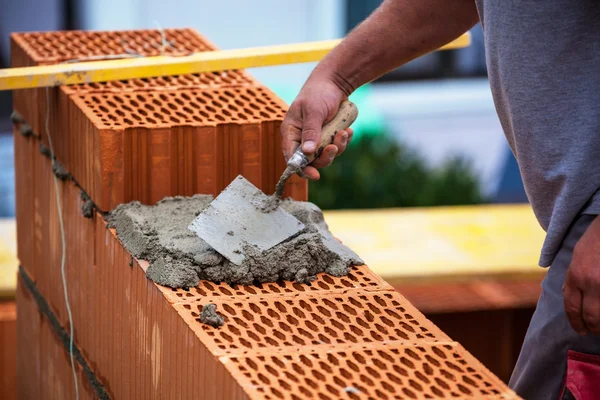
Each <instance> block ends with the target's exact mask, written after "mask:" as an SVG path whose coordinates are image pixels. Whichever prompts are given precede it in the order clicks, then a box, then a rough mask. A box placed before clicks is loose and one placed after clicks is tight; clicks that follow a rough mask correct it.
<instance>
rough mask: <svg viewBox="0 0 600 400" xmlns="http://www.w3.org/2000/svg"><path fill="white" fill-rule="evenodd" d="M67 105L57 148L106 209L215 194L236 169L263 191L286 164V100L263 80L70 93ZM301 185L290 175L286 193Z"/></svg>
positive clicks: (297, 193) (299, 190)
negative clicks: (206, 86) (283, 146)
mask: <svg viewBox="0 0 600 400" xmlns="http://www.w3.org/2000/svg"><path fill="white" fill-rule="evenodd" d="M66 110H67V115H68V117H67V118H66V120H69V121H71V124H70V125H69V128H67V129H65V130H63V132H62V134H61V135H55V136H56V138H55V140H54V143H55V144H54V148H55V152H56V155H57V157H58V158H59V159H60V160H61V161H62V162H63V163H64V164H65V166H66V168H67V169H68V170H69V171H70V172H71V173H72V174H73V175H74V176H75V177H77V178H76V179H77V180H78V182H79V183H80V184H81V185H82V186H83V187H84V188H85V189H86V191H87V192H88V193H89V194H90V196H91V197H92V199H93V200H94V201H95V202H96V204H97V205H98V206H99V207H100V209H103V210H110V209H112V208H114V207H115V206H116V205H118V204H120V203H125V202H129V201H132V200H139V201H141V202H143V203H146V204H153V203H156V202H157V201H159V200H160V199H162V198H163V197H165V196H173V195H188V196H189V195H192V194H195V193H203V194H213V195H217V194H218V193H220V192H221V190H223V189H224V188H225V187H226V186H227V185H228V184H229V183H230V182H231V181H232V180H233V179H235V177H236V176H237V175H239V174H242V175H243V176H244V177H246V178H247V179H248V180H250V181H251V182H252V183H253V184H255V185H256V186H257V187H258V188H260V189H262V190H263V191H264V192H266V193H270V192H273V191H274V190H275V184H276V183H277V180H278V179H279V176H280V175H281V173H282V172H283V170H284V169H285V160H284V159H283V155H282V153H281V146H280V144H279V143H281V142H280V140H281V139H280V134H279V127H280V124H281V120H282V119H283V116H284V113H285V110H286V105H285V104H284V103H283V102H282V101H281V100H279V99H278V98H277V96H275V95H274V94H273V93H272V92H270V91H269V90H268V89H266V88H263V87H256V86H254V87H252V86H243V87H231V88H224V89H213V90H208V89H207V90H199V89H198V90H195V89H194V90H192V89H188V90H183V89H182V90H163V91H153V92H125V93H118V94H117V93H103V94H86V95H72V96H71V103H70V104H69V106H68V107H66ZM278 144H279V145H278ZM157 177H160V179H157ZM306 188H307V182H306V180H303V179H300V178H299V177H293V178H292V179H291V180H290V185H289V186H288V190H287V192H286V193H285V195H286V196H290V197H293V198H295V199H296V200H306V196H307V191H306Z"/></svg>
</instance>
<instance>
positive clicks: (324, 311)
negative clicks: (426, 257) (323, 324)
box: [317, 306, 331, 318]
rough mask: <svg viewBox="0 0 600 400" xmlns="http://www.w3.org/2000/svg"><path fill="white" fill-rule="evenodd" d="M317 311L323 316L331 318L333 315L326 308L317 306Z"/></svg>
mask: <svg viewBox="0 0 600 400" xmlns="http://www.w3.org/2000/svg"><path fill="white" fill-rule="evenodd" d="M317 310H318V311H319V312H320V313H321V314H323V315H324V316H326V317H328V318H331V313H330V312H329V310H327V309H326V308H324V307H322V306H317Z"/></svg>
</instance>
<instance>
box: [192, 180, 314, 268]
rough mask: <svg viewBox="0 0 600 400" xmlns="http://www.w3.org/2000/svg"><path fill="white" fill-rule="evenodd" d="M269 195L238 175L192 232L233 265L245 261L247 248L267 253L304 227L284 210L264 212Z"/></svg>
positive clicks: (193, 225)
mask: <svg viewBox="0 0 600 400" xmlns="http://www.w3.org/2000/svg"><path fill="white" fill-rule="evenodd" d="M267 199H268V196H267V195H266V194H264V193H263V192H262V191H260V190H259V189H258V188H257V187H256V186H254V185H253V184H252V183H250V181H248V180H247V179H245V178H244V177H243V176H241V175H239V176H238V177H237V178H235V179H234V180H233V182H231V183H230V184H229V186H227V187H226V188H225V190H223V191H222V192H221V193H220V194H219V195H218V196H217V197H216V198H215V199H214V200H213V201H212V202H211V203H210V204H209V205H208V207H207V208H205V209H204V210H203V211H202V213H200V215H198V216H197V217H196V219H194V221H192V223H191V224H190V225H189V226H188V229H190V230H191V231H192V232H194V233H195V234H196V235H198V236H199V237H200V238H201V239H203V240H204V241H205V242H206V243H208V244H209V245H210V246H211V247H212V248H214V249H215V250H216V251H217V252H219V253H220V254H221V255H223V256H224V257H225V258H227V259H228V260H229V261H231V262H232V263H234V264H237V265H240V264H241V263H242V262H243V261H244V259H245V254H244V247H245V246H247V245H251V246H255V247H257V248H258V249H259V250H261V251H264V250H268V249H270V248H271V247H273V246H275V245H277V244H279V243H281V242H283V241H284V240H286V239H288V238H289V237H291V236H294V235H296V234H297V233H298V232H300V231H301V230H303V229H304V224H303V223H302V222H300V221H299V220H298V219H296V217H294V216H293V215H292V214H290V213H288V212H287V211H285V210H283V209H282V208H281V207H277V208H276V209H275V210H273V211H270V212H263V211H261V210H260V209H259V208H258V207H257V205H260V204H263V203H262V202H264V201H266V200H267Z"/></svg>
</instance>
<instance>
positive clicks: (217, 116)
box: [215, 114, 227, 122]
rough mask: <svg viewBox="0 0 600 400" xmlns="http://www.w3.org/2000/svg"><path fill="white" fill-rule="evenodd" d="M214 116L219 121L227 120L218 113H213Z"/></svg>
mask: <svg viewBox="0 0 600 400" xmlns="http://www.w3.org/2000/svg"><path fill="white" fill-rule="evenodd" d="M215 118H216V119H218V120H219V121H222V122H223V121H227V120H226V119H225V117H223V116H222V115H219V114H216V115H215Z"/></svg>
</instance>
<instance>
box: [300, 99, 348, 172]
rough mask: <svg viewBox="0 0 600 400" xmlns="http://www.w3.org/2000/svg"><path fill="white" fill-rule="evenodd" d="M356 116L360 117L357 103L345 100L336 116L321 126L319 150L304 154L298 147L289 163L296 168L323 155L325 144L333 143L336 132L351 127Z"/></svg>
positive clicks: (304, 165)
mask: <svg viewBox="0 0 600 400" xmlns="http://www.w3.org/2000/svg"><path fill="white" fill-rule="evenodd" d="M356 117H358V108H356V104H354V103H352V102H351V101H349V100H344V101H343V102H342V103H341V104H340V107H339V109H338V112H337V114H336V115H335V117H333V119H332V120H331V121H329V122H327V123H326V124H325V125H323V128H321V140H320V141H319V143H318V145H317V150H316V151H315V152H314V153H313V154H304V152H303V151H302V149H301V147H298V149H297V150H296V152H295V153H294V154H293V155H292V157H290V159H289V161H288V165H289V166H292V167H294V168H295V169H296V170H301V169H302V168H304V167H306V166H307V165H308V164H310V163H311V162H313V161H314V160H315V158H318V157H319V156H320V155H321V153H322V152H323V149H324V148H325V146H327V145H328V144H332V143H333V139H334V138H335V134H336V133H337V132H339V131H342V130H345V129H347V128H349V127H350V125H352V123H353V122H354V121H355V120H356Z"/></svg>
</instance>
